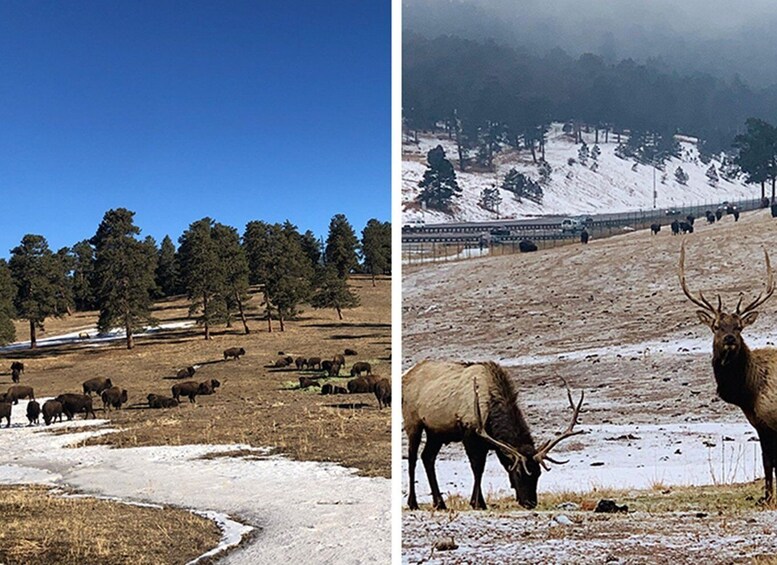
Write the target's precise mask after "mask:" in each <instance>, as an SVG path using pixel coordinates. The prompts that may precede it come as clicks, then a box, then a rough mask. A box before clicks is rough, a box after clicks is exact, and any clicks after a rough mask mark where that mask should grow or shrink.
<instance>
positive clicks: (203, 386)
mask: <svg viewBox="0 0 777 565" xmlns="http://www.w3.org/2000/svg"><path fill="white" fill-rule="evenodd" d="M220 384H221V383H219V382H218V381H217V380H216V379H211V380H209V381H205V382H202V383H197V382H195V381H186V382H185V383H180V384H177V385H173V389H172V390H173V398H174V399H175V400H177V401H178V402H180V401H181V397H182V396H188V397H189V402H196V400H195V397H196V396H197V395H198V394H205V395H207V394H213V393H214V391H215V390H216V389H217V388H218V387H219V385H220Z"/></svg>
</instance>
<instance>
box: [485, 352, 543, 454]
mask: <svg viewBox="0 0 777 565" xmlns="http://www.w3.org/2000/svg"><path fill="white" fill-rule="evenodd" d="M483 366H484V367H485V368H486V370H487V371H488V374H489V376H490V377H491V379H490V380H491V383H490V386H489V403H488V418H487V421H486V429H487V431H488V432H489V433H490V434H492V435H493V436H494V437H495V438H496V439H499V440H501V441H504V442H506V443H508V444H510V445H513V446H515V447H516V448H517V449H518V450H519V451H521V452H522V453H525V454H529V453H531V454H533V453H534V452H535V447H534V439H533V438H532V436H531V430H530V429H529V424H527V423H526V419H525V418H524V417H523V412H522V411H521V409H520V407H519V406H518V393H517V391H516V390H515V385H514V384H513V381H512V380H511V379H510V377H509V376H508V374H507V373H506V372H505V370H504V369H502V368H501V367H500V366H499V365H497V364H496V363H493V362H487V363H484V364H483Z"/></svg>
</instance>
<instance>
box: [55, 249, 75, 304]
mask: <svg viewBox="0 0 777 565" xmlns="http://www.w3.org/2000/svg"><path fill="white" fill-rule="evenodd" d="M54 260H55V262H56V266H55V268H54V272H55V273H56V280H55V283H54V284H55V286H56V288H57V300H56V302H57V304H58V305H60V306H61V307H62V308H64V310H65V311H64V312H62V313H61V314H62V315H65V314H67V315H68V316H70V315H71V314H72V313H73V279H72V276H71V275H72V273H73V270H74V268H75V259H73V256H72V255H71V254H70V249H69V248H67V247H63V248H62V249H60V250H59V251H57V252H56V253H55V254H54Z"/></svg>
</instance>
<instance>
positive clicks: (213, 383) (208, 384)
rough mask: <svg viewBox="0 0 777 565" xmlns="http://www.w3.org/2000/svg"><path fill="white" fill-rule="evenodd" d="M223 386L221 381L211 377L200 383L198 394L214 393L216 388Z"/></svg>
mask: <svg viewBox="0 0 777 565" xmlns="http://www.w3.org/2000/svg"><path fill="white" fill-rule="evenodd" d="M220 386H221V383H220V382H219V381H217V380H216V379H210V380H208V381H203V382H201V383H200V387H199V390H198V392H197V394H205V395H208V394H214V393H215V392H216V389H217V388H219V387H220Z"/></svg>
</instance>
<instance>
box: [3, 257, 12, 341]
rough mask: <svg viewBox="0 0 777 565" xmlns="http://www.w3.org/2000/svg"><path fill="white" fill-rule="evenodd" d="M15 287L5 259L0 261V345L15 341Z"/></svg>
mask: <svg viewBox="0 0 777 565" xmlns="http://www.w3.org/2000/svg"><path fill="white" fill-rule="evenodd" d="M15 294H16V287H15V286H14V283H13V279H12V278H11V269H10V268H9V267H8V263H7V262H6V261H5V259H0V345H6V344H8V343H11V342H12V341H13V340H15V339H16V328H15V327H14V325H13V319H14V318H15V317H16V312H15V311H14V306H13V299H14V296H15Z"/></svg>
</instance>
